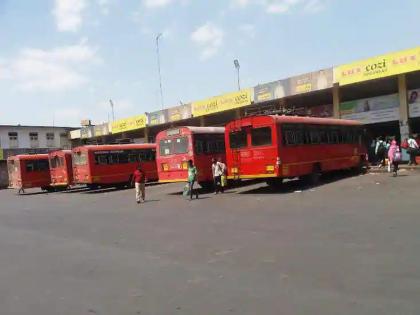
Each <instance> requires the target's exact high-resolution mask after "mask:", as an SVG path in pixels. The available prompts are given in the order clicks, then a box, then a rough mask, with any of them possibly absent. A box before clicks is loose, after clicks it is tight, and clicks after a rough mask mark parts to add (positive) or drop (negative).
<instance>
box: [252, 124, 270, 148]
mask: <svg viewBox="0 0 420 315" xmlns="http://www.w3.org/2000/svg"><path fill="white" fill-rule="evenodd" d="M251 143H252V145H253V146H256V147H257V146H265V145H271V144H272V139H271V128H270V127H263V128H254V129H252V130H251Z"/></svg>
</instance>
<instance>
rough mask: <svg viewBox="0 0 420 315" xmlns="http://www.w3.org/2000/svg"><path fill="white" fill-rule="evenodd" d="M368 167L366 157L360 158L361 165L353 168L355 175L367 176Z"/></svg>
mask: <svg viewBox="0 0 420 315" xmlns="http://www.w3.org/2000/svg"><path fill="white" fill-rule="evenodd" d="M367 170H368V165H367V162H366V159H365V157H364V156H361V157H360V160H359V164H358V165H357V166H356V167H354V168H353V171H354V173H355V174H366V173H367Z"/></svg>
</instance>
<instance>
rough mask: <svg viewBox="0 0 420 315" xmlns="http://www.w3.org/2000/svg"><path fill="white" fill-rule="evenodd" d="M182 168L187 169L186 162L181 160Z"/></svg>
mask: <svg viewBox="0 0 420 315" xmlns="http://www.w3.org/2000/svg"><path fill="white" fill-rule="evenodd" d="M182 169H183V170H187V169H188V162H182Z"/></svg>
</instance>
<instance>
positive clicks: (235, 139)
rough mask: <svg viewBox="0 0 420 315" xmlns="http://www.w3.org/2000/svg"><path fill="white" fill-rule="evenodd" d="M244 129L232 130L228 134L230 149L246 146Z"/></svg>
mask: <svg viewBox="0 0 420 315" xmlns="http://www.w3.org/2000/svg"><path fill="white" fill-rule="evenodd" d="M246 136H247V135H246V131H245V130H241V131H234V132H231V133H230V134H229V142H230V148H231V149H239V148H244V147H246V146H247V139H246Z"/></svg>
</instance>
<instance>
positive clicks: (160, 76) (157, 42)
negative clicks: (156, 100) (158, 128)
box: [156, 33, 163, 109]
mask: <svg viewBox="0 0 420 315" xmlns="http://www.w3.org/2000/svg"><path fill="white" fill-rule="evenodd" d="M161 37H162V33H159V34H158V35H157V36H156V57H157V64H158V74H159V87H160V101H161V106H162V109H163V89H162V75H161V72H160V53H159V39H160V38H161Z"/></svg>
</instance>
